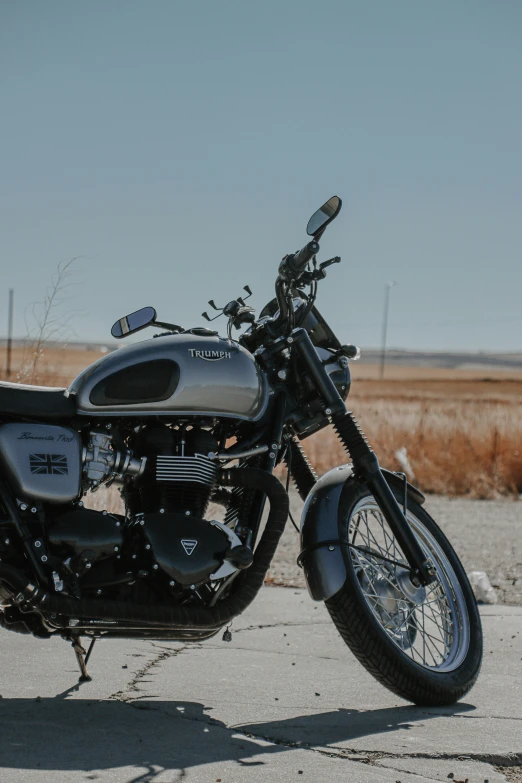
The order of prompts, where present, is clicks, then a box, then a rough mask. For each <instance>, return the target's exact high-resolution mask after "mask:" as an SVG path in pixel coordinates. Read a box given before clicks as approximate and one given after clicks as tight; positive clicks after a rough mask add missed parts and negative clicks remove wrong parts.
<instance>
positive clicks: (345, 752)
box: [109, 623, 522, 783]
mask: <svg viewBox="0 0 522 783" xmlns="http://www.w3.org/2000/svg"><path fill="white" fill-rule="evenodd" d="M303 624H304V623H299V624H298V623H285V624H282V623H278V624H277V625H283V626H285V627H286V626H289V625H303ZM323 624H324V623H323ZM259 627H275V626H274V625H271V626H251V627H249V628H244V629H241V630H245V631H246V630H254V629H256V628H259ZM188 646H189V645H184V646H182V647H178V648H176V649H172V648H165V647H160V646H158V645H154V644H153V647H156V649H158V648H159V649H160V650H161V652H159V653H158V654H157V655H155V656H154V658H152V660H150V661H149V662H148V663H146V664H145V666H143V667H142V668H141V669H139V670H138V671H137V672H135V674H134V675H133V677H132V679H131V680H130V681H129V684H128V685H127V687H126V689H125V690H121V691H117V692H116V693H114V694H112V695H111V696H109V699H115V700H117V701H120V702H122V703H123V704H127V705H128V706H129V707H132V708H133V709H138V710H148V711H151V712H159V713H160V714H162V715H164V716H165V717H167V718H169V719H171V718H173V717H174V716H173V715H172V714H170V713H169V712H166V711H165V710H162V709H160V708H156V707H152V706H150V704H148V705H144V704H141V703H140V699H143V698H146V696H144V695H142V694H140V687H139V686H140V684H142V683H143V681H144V678H145V677H146V676H147V674H149V673H150V672H151V671H152V670H153V669H154V668H155V667H156V666H160V665H161V664H162V663H163V661H165V660H167V659H169V658H174V657H176V656H177V655H180V654H181V653H182V652H184V651H185V650H186V649H187V648H188ZM190 646H191V647H199V648H200V649H201V645H195V644H191V645H190ZM138 694H139V695H138ZM425 712H426V714H427V715H436V716H438V717H448V718H455V717H458V718H464V717H475V716H467V715H444V713H432V712H429V711H425ZM176 717H180V718H183V719H184V720H188V721H193V722H194V723H204V724H206V725H210V726H215V727H218V728H221V729H223V730H224V731H226V732H229V733H230V734H237V735H240V736H243V737H245V738H246V739H251V740H254V741H259V740H261V741H264V742H268V743H270V744H272V745H279V746H282V747H285V748H288V749H289V750H306V751H310V752H312V753H318V754H320V755H321V756H325V757H328V758H336V759H343V760H345V761H352V762H356V763H359V764H366V765H369V766H375V764H376V762H377V761H378V760H380V759H427V760H437V759H440V760H450V761H451V760H452V761H471V762H482V763H485V764H489V765H490V766H492V767H495V768H498V770H499V771H502V774H503V770H504V769H506V768H507V769H512V768H514V767H520V766H522V751H521V752H519V753H506V754H503V753H466V754H463V753H428V752H424V753H423V752H417V753H393V752H390V751H370V750H357V749H355V748H338V747H335V746H317V745H315V746H314V745H309V744H307V743H303V742H300V741H297V742H294V741H292V740H286V739H283V738H281V737H272V736H270V735H263V734H252V733H250V732H246V731H242V730H241V728H240V727H235V726H227V725H225V724H223V722H222V721H218V720H216V719H214V718H211V717H210V716H209V715H200V716H194V715H187V714H186V713H185V712H181V711H179V712H177V714H176ZM486 717H493V718H495V717H496V716H486ZM499 719H502V720H504V719H505V720H509V718H505V717H504V716H499ZM516 720H521V719H520V718H517V719H516ZM386 768H388V769H393V770H394V771H396V772H400V773H402V774H409V775H412V776H416V777H419V778H423V779H424V780H434V778H431V777H427V776H425V775H422V774H419V773H414V772H408V773H406V772H405V770H402V769H397V768H396V767H394V766H393V765H390V764H386V765H384V766H383V769H386ZM150 774H151V771H149V772H148V777H146V778H143V777H140V778H138V780H139V781H140V783H141V781H143V783H145V780H147V781H149V780H153V778H151V777H150ZM152 774H153V775H155V774H156V773H155V772H154V771H152ZM186 774H187V773H186V770H181V771H180V773H178V780H182V779H183V778H184V777H185V776H186ZM136 783H137V782H136Z"/></svg>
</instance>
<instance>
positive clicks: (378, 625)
mask: <svg viewBox="0 0 522 783" xmlns="http://www.w3.org/2000/svg"><path fill="white" fill-rule="evenodd" d="M392 491H394V494H396V495H397V500H398V502H399V503H401V498H400V497H399V493H397V492H396V491H395V490H393V488H392ZM407 518H408V522H409V523H410V525H411V527H412V529H413V530H414V532H415V534H416V536H417V538H418V540H419V543H420V545H421V547H422V549H423V550H424V552H425V553H426V555H427V557H429V558H430V559H431V560H432V562H433V563H434V565H435V568H436V572H437V578H436V581H435V582H434V583H433V584H432V585H429V586H427V587H426V588H420V589H416V588H415V587H414V585H412V583H411V581H410V580H409V577H408V573H409V568H408V566H407V562H406V559H405V557H404V556H403V554H402V552H401V550H400V547H399V546H398V544H397V541H396V539H395V538H394V536H393V533H392V532H391V529H390V528H389V526H388V524H387V522H386V521H385V519H384V517H383V515H382V512H381V511H380V509H379V507H378V505H377V502H376V500H375V498H374V497H373V495H372V494H371V493H370V491H369V489H368V488H367V487H366V486H365V485H358V486H357V489H356V491H354V492H353V497H352V500H351V502H350V504H349V507H348V508H347V509H346V512H345V515H344V519H343V520H342V521H341V526H340V531H339V532H340V540H341V541H343V542H346V543H345V545H344V546H343V553H344V557H345V562H346V570H347V578H346V582H345V584H344V585H343V587H342V588H341V589H340V590H339V591H338V592H337V593H336V594H335V595H334V596H332V598H330V599H328V600H327V601H326V607H327V609H328V612H329V613H330V616H331V618H332V620H333V622H334V623H335V626H336V628H337V630H338V631H339V633H340V635H341V637H342V638H343V640H344V641H345V642H346V644H347V645H348V647H349V648H350V649H351V651H352V652H353V653H354V655H355V656H356V657H357V658H358V660H359V661H360V663H362V665H363V666H364V667H365V669H367V671H369V672H370V674H372V675H373V676H374V677H375V679H376V680H378V681H379V682H380V683H381V684H382V685H384V686H385V687H386V688H388V689H389V690H391V691H392V692H393V693H396V694H397V695H398V696H401V697H402V698H403V699H407V700H408V701H412V702H414V703H415V704H419V705H430V706H436V705H445V704H453V703H454V702H456V701H458V700H459V699H461V698H462V697H463V696H464V695H465V694H466V693H468V691H469V690H470V689H471V688H472V687H473V685H474V684H475V681H476V679H477V677H478V674H479V670H480V664H481V661H482V627H481V622H480V616H479V613H478V609H477V605H476V601H475V598H474V595H473V592H472V589H471V587H470V584H469V581H468V578H467V576H466V573H465V571H464V568H463V567H462V564H461V562H460V560H459V559H458V557H457V555H456V554H455V552H454V550H453V548H452V546H451V544H450V543H449V541H448V539H447V538H446V537H445V535H444V534H443V532H442V531H441V530H440V528H439V527H438V526H437V524H436V523H435V522H434V520H433V519H432V518H431V517H430V515H429V514H428V513H427V512H426V511H425V510H424V509H423V508H422V506H420V505H418V504H417V503H415V502H414V501H413V499H411V498H409V499H408V513H407ZM403 564H406V567H405V566H404V565H403Z"/></svg>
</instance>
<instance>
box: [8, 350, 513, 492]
mask: <svg viewBox="0 0 522 783" xmlns="http://www.w3.org/2000/svg"><path fill="white" fill-rule="evenodd" d="M101 355H103V354H102V352H100V351H95V350H87V349H79V348H78V349H76V348H72V347H70V348H55V347H53V348H49V349H46V350H45V352H44V354H43V356H42V357H41V359H40V360H39V363H38V371H37V374H36V376H35V377H34V378H25V379H24V378H20V380H21V381H22V382H24V381H25V382H26V383H27V382H32V383H38V384H42V385H56V386H59V385H63V386H66V385H68V384H69V382H70V381H71V380H72V378H74V377H75V376H76V375H77V374H78V373H79V372H80V371H81V370H82V369H83V368H84V367H86V366H88V365H89V364H91V363H92V362H93V361H95V360H96V359H98V358H99V357H100V356H101ZM22 363H23V352H22V350H21V349H15V350H14V352H13V372H12V375H11V379H10V380H13V381H15V380H18V370H19V368H20V367H21V366H22ZM2 364H3V363H2ZM0 367H1V364H0ZM352 375H353V379H352V380H353V382H352V390H351V393H350V397H349V407H350V409H351V410H353V411H354V413H355V415H356V417H357V419H358V420H359V422H360V424H361V426H362V428H363V430H364V431H365V433H366V434H367V436H368V439H369V442H370V444H371V445H372V446H373V447H374V449H375V451H376V453H377V455H378V457H379V460H380V462H381V464H382V465H383V466H386V467H388V468H391V469H394V470H404V461H402V462H401V461H400V459H399V457H398V456H397V452H398V451H399V450H404V449H405V450H406V452H405V455H406V457H407V460H408V462H409V466H410V471H409V472H410V478H411V479H412V480H413V481H415V482H416V484H417V485H418V486H420V488H421V489H422V490H423V491H425V492H433V493H437V494H444V495H452V496H457V495H460V496H468V497H474V498H496V497H502V496H513V497H518V495H519V494H520V493H522V443H521V438H522V372H520V373H517V372H516V371H509V372H503V371H500V370H484V369H477V370H450V369H441V368H426V367H397V366H393V365H391V366H389V367H387V368H386V377H385V380H384V381H380V380H379V379H378V368H377V367H375V366H372V365H368V364H358V363H352ZM0 376H1V377H5V371H4V372H2V370H0ZM303 445H304V448H305V450H306V451H307V453H308V454H309V456H310V458H311V460H312V462H313V463H314V465H315V466H316V469H317V471H318V472H319V473H322V472H324V471H325V470H327V469H328V468H330V467H333V466H334V465H336V464H339V463H340V462H345V461H346V459H347V457H346V455H345V454H344V452H343V449H342V448H341V446H340V444H339V442H338V440H337V439H336V437H335V434H334V433H333V432H331V431H330V430H327V431H323V432H320V433H318V434H316V435H313V436H312V437H311V438H309V439H307V440H306V441H304V444H303ZM401 453H402V454H404V451H402V452H401Z"/></svg>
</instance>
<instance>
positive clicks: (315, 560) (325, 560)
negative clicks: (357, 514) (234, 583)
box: [299, 465, 425, 601]
mask: <svg viewBox="0 0 522 783" xmlns="http://www.w3.org/2000/svg"><path fill="white" fill-rule="evenodd" d="M381 471H382V473H383V474H384V476H385V478H386V480H387V482H388V484H390V485H391V486H392V487H393V488H397V489H402V487H403V486H404V481H403V478H402V476H399V475H397V474H396V473H392V471H390V470H385V469H383V468H381ZM357 491H358V480H357V479H356V478H355V477H354V474H353V471H352V466H351V465H340V466H339V467H338V468H333V470H330V471H328V473H325V474H324V476H321V478H320V479H319V481H317V482H316V483H315V484H314V486H313V487H312V489H311V491H310V493H309V494H308V497H307V498H306V501H305V505H304V509H303V515H302V517H301V555H300V557H299V562H300V563H301V565H302V566H303V571H304V575H305V579H306V584H307V587H308V592H309V593H310V595H311V597H312V598H313V600H314V601H326V600H327V599H328V598H331V597H332V596H333V595H335V593H337V592H338V591H339V590H340V589H341V587H342V586H343V585H344V583H345V581H346V563H345V556H346V553H345V551H344V547H340V546H336V545H335V544H333V543H328V542H337V541H339V538H340V522H341V520H342V518H343V516H344V513H346V512H347V511H348V510H349V509H350V508H351V505H352V498H353V496H354V495H355V494H356V492H357ZM408 497H410V498H412V499H413V500H415V501H416V502H417V503H419V505H422V504H423V503H424V500H425V498H424V495H423V494H422V492H420V490H418V489H417V488H416V487H414V486H412V485H411V484H408ZM343 512H344V513H343Z"/></svg>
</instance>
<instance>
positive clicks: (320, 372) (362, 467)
mask: <svg viewBox="0 0 522 783" xmlns="http://www.w3.org/2000/svg"><path fill="white" fill-rule="evenodd" d="M288 341H289V342H290V344H293V345H295V349H296V351H297V353H298V355H299V358H300V360H301V361H302V362H303V363H304V364H305V365H306V367H307V369H308V371H309V373H310V375H311V377H312V380H313V382H314V384H315V386H316V388H317V390H318V392H319V393H320V394H321V397H322V399H323V400H324V402H325V413H326V415H327V416H329V417H330V419H331V422H332V424H333V426H334V428H335V429H336V431H337V434H338V435H339V438H340V439H341V442H342V444H343V446H344V447H345V449H346V451H347V452H348V454H349V455H350V457H351V459H352V462H353V467H354V472H355V474H356V476H358V477H360V478H361V479H362V480H363V481H364V482H365V483H366V484H367V486H368V488H369V489H370V491H371V493H372V495H373V496H374V498H375V500H376V501H377V504H378V506H379V508H380V510H381V511H382V513H383V516H384V518H385V519H386V521H387V522H388V524H389V526H390V528H391V530H392V532H393V534H394V536H395V538H396V539H397V541H398V543H399V545H400V547H401V549H402V551H403V554H404V556H405V558H406V559H407V561H408V564H409V565H410V568H411V572H410V578H411V580H412V582H414V583H416V584H421V585H428V584H430V583H431V582H432V581H433V579H434V576H435V571H434V568H433V564H432V562H431V561H430V560H429V559H427V558H426V555H425V554H424V552H423V551H422V549H421V546H420V544H419V542H418V541H417V538H416V537H415V534H414V533H413V531H412V529H411V527H410V525H409V524H408V521H407V519H406V517H405V516H404V514H403V512H402V510H401V508H400V506H399V504H398V503H397V500H396V499H395V495H394V494H393V492H392V491H391V489H390V487H389V485H388V482H387V481H386V479H385V478H384V476H383V474H382V472H381V469H380V467H379V461H378V459H377V457H376V455H375V454H374V452H373V451H372V449H371V448H370V446H369V445H368V441H367V440H366V438H365V436H364V433H363V432H362V430H361V428H360V427H359V424H358V423H357V420H356V419H355V417H354V415H353V414H352V412H351V411H348V410H347V409H346V405H345V404H344V400H343V399H342V398H341V396H340V395H339V392H338V391H337V389H336V388H335V385H334V383H333V381H332V379H331V378H330V376H329V375H328V373H327V372H326V370H325V369H324V367H323V364H322V362H321V359H320V358H319V355H318V354H317V351H316V350H315V348H314V345H313V343H312V341H311V339H310V336H309V335H308V332H307V331H306V330H305V329H302V328H299V329H294V330H293V332H292V335H291V337H290V338H288Z"/></svg>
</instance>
